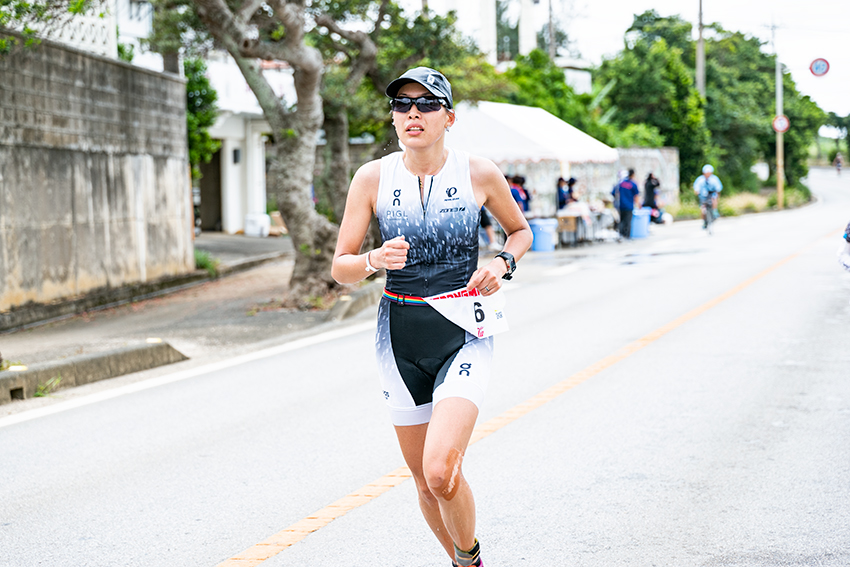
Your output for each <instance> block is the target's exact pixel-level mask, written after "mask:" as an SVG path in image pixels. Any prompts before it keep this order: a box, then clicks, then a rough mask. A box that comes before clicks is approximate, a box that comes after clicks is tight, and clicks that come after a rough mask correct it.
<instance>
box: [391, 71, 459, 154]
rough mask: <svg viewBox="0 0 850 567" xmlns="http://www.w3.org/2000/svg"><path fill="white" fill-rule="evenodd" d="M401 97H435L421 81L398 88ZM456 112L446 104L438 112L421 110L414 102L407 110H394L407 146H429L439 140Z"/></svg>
mask: <svg viewBox="0 0 850 567" xmlns="http://www.w3.org/2000/svg"><path fill="white" fill-rule="evenodd" d="M397 96H399V97H409V98H418V97H421V96H425V97H433V96H434V95H433V94H431V93H430V92H429V91H428V89H426V88H425V87H423V86H422V85H420V84H419V83H407V84H406V85H404V86H402V87H401V88H400V89H399V90H398V95H397ZM454 121H455V119H454V113H451V112H449V111H448V110H446V108H445V107H444V106H441V107H440V110H438V111H436V112H420V111H419V109H418V108H417V107H416V105H415V104H414V105H413V106H411V107H410V110H409V111H407V112H393V124H394V125H395V131H396V134H398V139H399V140H400V141H401V143H402V144H404V146H405V147H410V148H416V147H427V146H430V145H432V144H433V143H434V142H436V141H437V140H439V139H440V138H441V137H442V136H443V134H444V133H445V132H446V128H448V127H449V126H451V125H452V124H454Z"/></svg>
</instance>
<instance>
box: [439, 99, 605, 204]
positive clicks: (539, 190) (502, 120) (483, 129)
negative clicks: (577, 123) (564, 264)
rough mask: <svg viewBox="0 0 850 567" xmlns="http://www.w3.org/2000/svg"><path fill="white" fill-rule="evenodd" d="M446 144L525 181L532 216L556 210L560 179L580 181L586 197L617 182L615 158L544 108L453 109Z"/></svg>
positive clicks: (487, 105) (465, 105) (486, 105)
mask: <svg viewBox="0 0 850 567" xmlns="http://www.w3.org/2000/svg"><path fill="white" fill-rule="evenodd" d="M446 145H447V146H448V147H450V148H454V149H457V150H463V151H466V152H469V153H470V154H473V155H478V156H482V157H486V158H489V159H491V160H493V161H494V162H496V164H497V165H498V166H499V167H500V168H501V170H502V172H504V173H505V174H506V175H521V176H523V177H525V178H526V189H527V190H530V191H531V193H532V194H533V196H534V198H532V200H531V216H537V217H551V216H554V215H555V212H556V211H557V208H558V199H557V193H556V189H555V188H556V186H557V181H558V177H564V178H568V177H575V178H576V179H578V184H577V185H576V189H577V190H578V192H579V194H582V195H585V197H584V199H585V200H586V199H589V198H593V197H597V196H599V195H602V194H606V193H608V192H609V191H610V190H611V186H612V185H613V184H614V182H615V181H616V169H617V161H618V159H619V154H618V152H617V150H615V149H614V148H611V147H609V146H606V145H605V144H603V143H602V142H600V141H599V140H597V139H596V138H593V137H592V136H588V135H587V134H585V133H584V132H582V131H581V130H579V129H578V128H575V127H573V126H571V125H569V124H567V123H566V122H564V121H563V120H561V119H560V118H558V117H556V116H554V115H552V114H549V113H548V112H546V111H545V110H543V109H542V108H534V107H530V106H517V105H514V104H504V103H498V102H480V103H478V105H477V106H474V105H471V104H468V103H461V104H458V105H457V122H456V123H455V124H454V126H452V127H451V130H450V132H449V133H448V134H446Z"/></svg>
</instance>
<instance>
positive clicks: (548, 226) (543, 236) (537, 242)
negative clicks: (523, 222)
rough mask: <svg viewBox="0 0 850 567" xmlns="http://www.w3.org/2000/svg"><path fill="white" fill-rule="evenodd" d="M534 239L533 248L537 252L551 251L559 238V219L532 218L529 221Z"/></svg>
mask: <svg viewBox="0 0 850 567" xmlns="http://www.w3.org/2000/svg"><path fill="white" fill-rule="evenodd" d="M528 225H529V226H530V227H531V233H532V234H533V235H534V240H533V241H532V243H531V249H532V250H534V251H536V252H551V251H552V250H554V249H555V242H556V241H557V239H558V220H557V219H531V220H529V221H528Z"/></svg>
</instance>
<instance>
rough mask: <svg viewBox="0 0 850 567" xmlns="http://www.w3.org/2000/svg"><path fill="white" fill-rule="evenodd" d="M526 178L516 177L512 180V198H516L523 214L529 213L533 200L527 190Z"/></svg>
mask: <svg viewBox="0 0 850 567" xmlns="http://www.w3.org/2000/svg"><path fill="white" fill-rule="evenodd" d="M524 185H525V177H523V176H521V175H514V176H513V177H511V178H510V187H511V197H513V198H514V201H516V203H517V205H519V208H520V210H521V211H522V212H524V213H527V212H528V209H529V202H530V201H531V198H530V197H529V195H528V193H527V192H526V190H525V187H524Z"/></svg>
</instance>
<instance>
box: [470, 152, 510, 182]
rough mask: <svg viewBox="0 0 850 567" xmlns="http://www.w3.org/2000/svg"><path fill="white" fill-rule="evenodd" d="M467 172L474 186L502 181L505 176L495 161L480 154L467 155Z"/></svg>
mask: <svg viewBox="0 0 850 567" xmlns="http://www.w3.org/2000/svg"><path fill="white" fill-rule="evenodd" d="M469 174H470V177H471V178H472V184H473V185H475V186H481V185H490V184H491V183H494V182H499V183H503V182H504V181H505V176H504V174H503V173H502V171H501V170H500V169H499V166H497V165H496V164H495V163H493V162H492V161H490V160H489V159H487V158H483V157H480V156H469Z"/></svg>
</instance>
